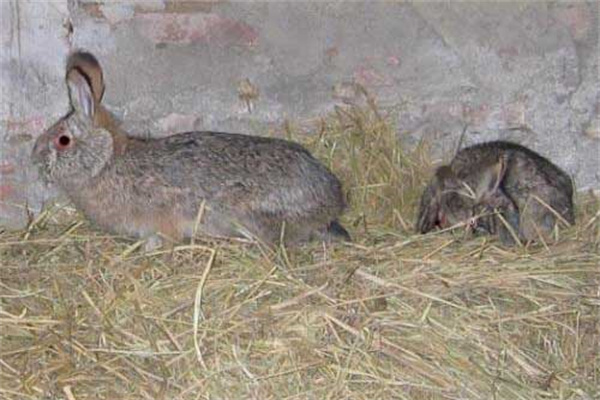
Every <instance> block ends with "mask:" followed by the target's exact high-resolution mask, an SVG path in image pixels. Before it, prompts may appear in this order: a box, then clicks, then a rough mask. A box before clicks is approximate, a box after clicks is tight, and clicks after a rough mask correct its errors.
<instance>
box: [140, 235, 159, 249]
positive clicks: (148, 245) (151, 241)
mask: <svg viewBox="0 0 600 400" xmlns="http://www.w3.org/2000/svg"><path fill="white" fill-rule="evenodd" d="M163 244H164V240H163V239H162V238H161V237H160V236H158V235H152V236H149V237H148V238H147V239H146V242H145V243H144V252H145V253H151V252H153V251H155V250H157V249H159V248H161V247H162V245H163Z"/></svg>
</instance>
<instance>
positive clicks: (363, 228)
mask: <svg viewBox="0 0 600 400" xmlns="http://www.w3.org/2000/svg"><path fill="white" fill-rule="evenodd" d="M369 106H370V107H369ZM387 121H388V118H387V117H386V116H385V115H383V116H382V115H381V113H380V112H379V111H378V110H376V109H375V108H374V107H373V105H372V104H368V106H367V107H365V108H362V109H358V108H356V109H352V108H346V109H338V110H337V111H336V113H335V115H333V116H332V117H331V118H326V119H324V120H323V121H320V122H319V123H318V124H317V126H316V127H315V132H313V135H309V136H304V135H302V134H300V133H299V132H295V130H294V128H293V127H291V126H289V125H288V126H287V129H286V131H287V133H288V134H289V135H290V136H291V137H292V138H294V139H296V140H299V141H302V142H303V143H305V144H306V145H307V147H309V148H310V149H311V150H312V151H313V152H314V153H315V154H316V155H317V156H318V157H319V158H320V159H321V160H323V161H324V162H326V163H327V164H328V165H329V166H330V167H331V168H332V169H333V170H334V171H335V172H336V173H337V174H338V175H339V176H340V177H341V178H342V180H343V181H344V185H345V188H346V190H347V192H348V196H349V199H350V208H349V210H348V213H347V214H346V215H345V217H344V219H343V221H342V222H343V224H344V225H345V226H346V227H347V228H348V230H349V231H350V232H351V234H352V236H353V239H354V241H353V243H351V244H342V243H339V244H334V245H327V246H324V245H323V244H311V245H307V246H303V247H301V248H293V249H284V248H279V249H267V248H264V247H260V246H258V245H256V244H252V243H248V242H242V241H226V240H209V239H206V238H197V239H196V240H194V241H193V242H191V243H183V244H179V245H177V246H175V247H173V248H163V249H160V250H157V251H155V252H153V253H144V252H142V251H141V250H140V247H141V243H134V242H133V241H132V240H130V239H127V238H117V237H112V236H109V235H107V234H105V233H103V232H100V231H97V230H95V229H94V228H93V227H91V226H90V225H89V223H88V222H86V221H85V220H83V219H82V218H81V217H80V216H78V214H77V213H75V212H73V211H72V210H71V209H69V207H68V206H55V207H50V208H47V209H46V211H45V212H43V213H42V214H40V215H38V216H37V217H35V218H32V221H31V224H30V225H29V227H28V228H27V229H26V230H23V231H19V232H8V231H3V232H1V233H0V259H1V267H0V324H1V325H0V326H1V328H0V329H1V336H0V398H2V399H14V400H21V399H66V400H74V399H76V400H84V399H169V400H171V399H182V400H183V399H261V400H262V399H265V400H266V399H277V400H282V399H565V400H566V399H581V400H583V399H598V398H599V396H600V389H599V388H600V249H599V245H600V201H599V199H598V198H597V197H595V196H594V195H593V194H581V195H579V196H578V199H577V210H578V224H577V226H575V227H572V228H569V229H565V230H562V231H560V232H557V237H556V243H548V244H536V245H531V246H527V247H518V246H517V247H513V248H507V247H503V246H502V245H501V244H500V243H499V242H498V240H497V239H496V238H493V237H484V236H480V237H470V236H467V235H466V234H465V232H464V231H462V230H458V231H454V232H436V233H432V234H428V235H416V234H414V232H413V228H412V225H413V221H414V212H415V204H416V203H417V200H418V197H419V192H420V190H421V189H422V187H423V185H424V182H425V179H426V178H427V176H428V175H429V174H430V173H431V170H432V166H431V163H430V162H429V160H428V157H427V154H429V151H428V149H427V148H426V146H418V147H417V148H415V149H412V150H410V151H408V150H403V149H402V147H401V146H400V145H399V142H398V141H397V140H396V129H395V128H394V127H393V126H391V125H390V124H389V123H388V122H387Z"/></svg>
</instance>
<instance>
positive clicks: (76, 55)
mask: <svg viewBox="0 0 600 400" xmlns="http://www.w3.org/2000/svg"><path fill="white" fill-rule="evenodd" d="M73 69H78V70H79V72H80V73H81V74H83V75H84V76H85V77H86V78H87V80H88V82H89V84H90V87H91V89H92V94H93V96H94V100H95V101H96V104H100V102H101V101H102V96H104V75H103V73H102V67H101V66H100V63H99V62H98V60H97V59H96V57H94V55H93V54H91V53H88V52H86V51H81V50H80V51H75V52H73V53H71V54H70V55H69V58H68V59H67V76H68V74H69V73H70V72H71V71H72V70H73Z"/></svg>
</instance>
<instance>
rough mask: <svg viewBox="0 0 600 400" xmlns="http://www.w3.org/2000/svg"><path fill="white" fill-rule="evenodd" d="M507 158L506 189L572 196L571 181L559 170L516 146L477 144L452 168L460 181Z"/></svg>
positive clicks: (493, 142) (498, 143) (463, 152)
mask: <svg viewBox="0 0 600 400" xmlns="http://www.w3.org/2000/svg"><path fill="white" fill-rule="evenodd" d="M500 157H504V158H505V161H506V164H507V171H506V178H505V181H504V183H505V185H511V184H513V185H515V186H516V185H517V184H520V185H526V186H529V187H533V186H535V187H544V186H545V187H553V188H556V190H559V191H561V192H562V193H564V194H565V195H567V196H569V197H570V196H572V195H573V184H572V181H571V178H570V177H569V176H568V175H567V174H566V173H565V172H564V171H563V170H562V169H560V168H559V167H558V166H556V165H555V164H553V163H552V162H551V161H550V160H548V159H547V158H545V157H543V156H541V155H540V154H538V153H536V152H535V151H533V150H531V149H529V148H527V147H524V146H521V145H519V144H516V143H511V142H506V141H492V142H485V143H480V144H476V145H473V146H470V147H467V148H465V149H463V150H461V151H459V152H458V154H457V155H456V157H455V158H454V159H453V160H452V163H451V167H452V169H453V170H454V171H455V173H456V174H457V175H458V176H459V177H460V178H465V177H466V178H468V177H470V176H473V175H474V174H473V173H474V171H478V170H483V169H485V167H487V166H489V165H493V164H494V163H496V162H498V160H499V158H500Z"/></svg>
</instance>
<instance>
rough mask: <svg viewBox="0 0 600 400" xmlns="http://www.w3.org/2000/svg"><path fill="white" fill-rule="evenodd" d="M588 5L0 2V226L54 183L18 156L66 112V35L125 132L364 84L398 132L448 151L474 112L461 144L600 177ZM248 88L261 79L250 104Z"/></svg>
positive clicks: (311, 115)
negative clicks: (535, 155) (99, 78)
mask: <svg viewBox="0 0 600 400" xmlns="http://www.w3.org/2000/svg"><path fill="white" fill-rule="evenodd" d="M598 12H599V10H598V3H597V2H591V1H590V2H584V1H580V2H576V3H562V2H561V3H553V2H548V3H546V2H523V3H511V4H508V3H496V4H495V3H487V2H469V3H455V4H441V3H440V4H434V3H422V4H400V3H391V2H385V3H383V2H382V3H367V2H365V3H359V2H344V1H337V2H327V3H325V2H294V3H291V2H288V3H281V2H244V3H233V2H221V1H215V2H190V1H188V2H186V1H174V0H137V1H128V2H121V1H108V0H107V1H100V2H96V1H89V0H48V1H46V2H40V1H33V0H31V1H25V0H3V1H2V2H0V13H1V18H2V20H1V24H0V30H1V32H2V39H1V41H2V43H1V45H0V87H1V88H2V101H1V105H0V154H1V161H0V179H1V181H0V224H1V225H9V226H19V225H20V224H23V223H24V222H25V221H26V218H25V213H24V211H23V210H24V208H23V204H25V203H26V204H28V206H29V207H30V208H31V209H32V210H36V209H38V208H39V206H40V204H41V203H42V201H43V200H44V199H46V198H48V197H51V196H52V195H53V193H52V192H49V191H47V189H45V188H43V187H42V186H41V185H40V184H39V183H37V182H36V181H35V179H34V174H32V172H31V170H30V169H29V167H28V164H29V160H28V156H29V152H30V150H31V147H32V145H33V142H34V140H35V138H36V137H37V136H38V135H39V134H40V133H41V132H42V131H43V129H44V127H46V126H48V125H49V124H50V123H52V122H53V121H54V120H56V119H57V118H59V117H60V116H61V115H62V114H64V113H65V112H66V111H67V107H68V104H67V94H66V89H65V86H64V82H63V76H64V70H63V69H64V60H65V57H66V55H67V53H68V52H69V50H71V49H74V48H85V49H88V50H91V51H92V52H94V53H95V54H96V55H97V56H98V58H99V59H100V61H101V63H102V64H103V66H104V70H105V77H106V81H107V93H106V96H105V103H106V104H107V105H108V107H109V109H111V110H112V111H114V112H115V113H116V114H117V115H119V116H120V117H122V118H123V119H124V120H125V121H126V126H127V127H129V128H130V129H131V131H132V132H133V133H135V134H139V135H166V134H168V133H171V132H176V131H182V130H190V129H216V130H231V131H238V132H245V133H253V134H261V133H263V134H264V133H265V132H266V131H268V130H271V131H273V130H276V129H279V128H280V127H281V124H282V122H283V121H284V120H285V119H290V120H293V121H295V122H297V123H300V124H305V125H306V126H314V125H311V123H312V121H314V120H315V119H316V118H318V117H319V116H321V115H324V114H326V113H328V112H330V111H331V110H332V108H333V105H334V104H336V103H339V102H341V101H352V97H353V90H352V88H353V84H354V83H359V84H361V85H364V86H365V87H366V88H368V89H369V90H370V91H371V92H373V93H374V94H376V95H377V98H378V99H379V101H380V103H381V104H382V105H384V106H390V107H394V108H395V110H396V111H397V115H398V124H397V125H398V128H399V135H400V136H401V137H402V138H403V139H404V140H406V141H407V142H408V143H411V142H415V141H416V140H418V139H419V138H421V137H423V136H428V137H430V138H431V139H432V140H434V141H435V142H436V143H438V144H439V145H440V148H441V149H452V148H453V147H454V145H455V143H456V140H457V136H459V135H460V132H461V131H462V129H463V126H464V125H465V124H468V133H467V136H466V143H467V144H469V143H473V142H476V141H482V140H489V139H495V138H505V139H512V140H516V141H519V142H521V143H523V144H526V145H529V146H531V147H533V148H534V149H536V150H538V151H540V152H541V153H543V154H544V155H547V156H549V157H550V158H551V159H552V160H554V161H555V162H556V163H558V164H559V165H561V166H562V167H564V168H565V169H566V170H567V171H568V172H569V173H571V174H573V176H574V177H575V178H576V181H577V184H578V186H579V187H580V188H590V187H593V188H600V165H599V158H600V127H599V113H600V95H599V93H600V88H599V83H598V82H599V80H598V59H599V49H598ZM243 82H246V85H244V84H243ZM247 83H249V84H250V85H248V84H247ZM243 86H249V87H253V88H255V89H257V93H255V94H257V96H255V98H254V99H253V100H252V101H251V103H252V104H250V106H249V105H248V104H247V103H246V102H245V101H243V99H241V98H240V95H239V90H240V87H243Z"/></svg>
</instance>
